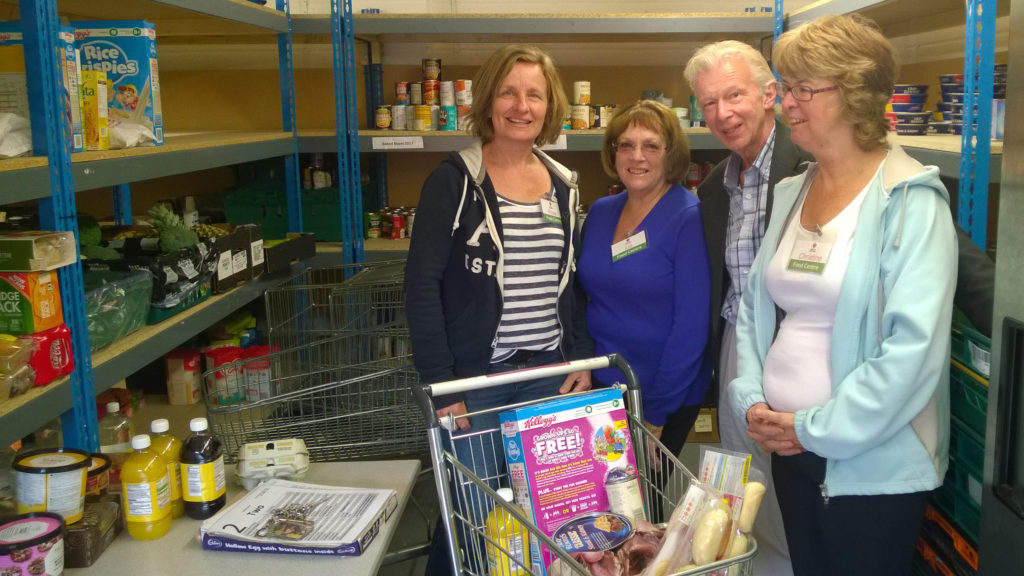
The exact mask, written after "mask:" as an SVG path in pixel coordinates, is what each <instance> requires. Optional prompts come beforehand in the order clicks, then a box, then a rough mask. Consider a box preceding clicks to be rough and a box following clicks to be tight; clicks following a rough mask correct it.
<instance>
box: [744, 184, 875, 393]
mask: <svg viewBox="0 0 1024 576" xmlns="http://www.w3.org/2000/svg"><path fill="white" fill-rule="evenodd" d="M869 186H870V184H869ZM809 187H810V181H808V182H807V183H806V184H805V187H804V189H803V190H802V191H801V193H800V199H799V201H798V206H797V211H796V213H795V214H794V216H793V217H792V218H791V219H790V221H789V223H788V224H787V226H786V230H785V232H784V233H783V235H782V239H781V240H780V241H779V248H778V250H776V252H775V255H774V256H773V257H772V259H771V261H770V262H769V263H768V269H767V270H766V272H765V284H766V286H767V288H768V293H769V294H771V297H772V300H774V301H775V303H776V305H778V307H779V308H781V309H782V310H784V311H785V313H786V316H785V318H784V319H783V320H782V323H781V325H780V326H779V332H778V334H777V336H776V338H775V342H774V343H772V346H771V348H770V349H769V350H768V356H767V357H766V358H765V362H764V395H765V399H766V400H767V401H768V405H769V406H771V408H772V410H775V411H778V412H796V411H798V410H805V409H807V408H812V407H815V406H822V405H824V404H825V403H826V402H828V400H829V398H830V397H831V396H832V374H831V360H830V357H829V355H830V352H831V349H832V330H833V325H834V321H835V311H836V303H837V302H838V300H839V290H840V288H841V286H842V283H843V278H844V277H845V276H846V268H847V265H848V264H849V262H850V250H851V248H852V247H853V237H854V232H855V231H856V228H857V219H858V217H859V215H860V207H861V205H862V204H863V202H864V196H865V192H866V191H867V187H865V188H864V190H861V191H860V193H859V194H858V195H857V197H856V198H854V199H853V200H852V201H851V202H850V203H849V204H847V206H846V207H845V208H843V210H842V211H841V212H840V213H839V214H837V215H836V216H835V218H833V219H832V220H831V221H830V222H829V223H828V224H826V225H825V226H822V227H821V228H820V229H819V230H813V231H812V230H806V229H804V228H803V226H802V225H801V224H800V213H801V212H802V211H803V205H804V200H805V199H806V198H807V189H808V188H809ZM825 250H828V256H827V259H824V262H820V261H818V265H819V266H820V265H822V264H823V266H824V268H823V269H822V270H821V271H820V272H815V271H806V270H802V269H797V270H794V269H793V268H794V267H796V268H800V267H801V264H800V263H801V262H802V263H804V265H805V267H812V268H813V267H814V265H815V264H814V261H815V259H816V258H820V257H821V255H822V254H824V251H825ZM808 253H811V255H808ZM814 254H817V256H815V255H814ZM794 259H796V260H797V261H798V263H797V264H793V265H791V261H792V260H794ZM807 262H811V263H810V264H807Z"/></svg>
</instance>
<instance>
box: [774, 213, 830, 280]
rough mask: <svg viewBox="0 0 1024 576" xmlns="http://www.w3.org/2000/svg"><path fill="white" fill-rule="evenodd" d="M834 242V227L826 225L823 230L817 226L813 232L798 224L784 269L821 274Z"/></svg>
mask: <svg viewBox="0 0 1024 576" xmlns="http://www.w3.org/2000/svg"><path fill="white" fill-rule="evenodd" d="M835 243H836V230H835V228H832V227H826V228H825V229H824V230H822V229H821V228H818V229H817V230H815V231H814V232H810V231H807V230H804V228H803V226H799V225H798V226H797V228H796V240H795V241H794V242H793V251H792V252H790V254H789V263H788V264H787V265H786V269H787V270H793V271H796V272H810V273H811V274H819V275H820V274H822V273H823V272H824V271H825V264H828V257H829V254H831V253H832V247H833V246H835Z"/></svg>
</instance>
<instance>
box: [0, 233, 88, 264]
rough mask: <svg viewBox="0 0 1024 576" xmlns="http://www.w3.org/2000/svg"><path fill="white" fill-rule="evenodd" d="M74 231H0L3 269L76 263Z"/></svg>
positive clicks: (0, 260)
mask: <svg viewBox="0 0 1024 576" xmlns="http://www.w3.org/2000/svg"><path fill="white" fill-rule="evenodd" d="M76 244H77V243H76V242H75V235H74V234H73V233H71V232H40V231H35V230H33V231H28V232H11V233H9V234H0V270H2V271H5V272H39V271H42V270H56V269H57V268H60V267H61V266H67V265H68V264H74V263H75V261H76V260H77V259H78V252H77V246H76Z"/></svg>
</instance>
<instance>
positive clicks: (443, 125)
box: [438, 106, 459, 131]
mask: <svg viewBox="0 0 1024 576" xmlns="http://www.w3.org/2000/svg"><path fill="white" fill-rule="evenodd" d="M458 125H459V117H458V111H457V109H456V108H455V106H441V110H440V113H439V117H438V129H439V130H446V131H447V130H451V131H454V130H455V129H456V128H458Z"/></svg>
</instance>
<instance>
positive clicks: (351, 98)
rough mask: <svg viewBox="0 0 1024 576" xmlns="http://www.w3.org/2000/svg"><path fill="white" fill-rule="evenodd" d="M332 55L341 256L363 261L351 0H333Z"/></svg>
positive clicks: (347, 262)
mask: <svg viewBox="0 0 1024 576" xmlns="http://www.w3.org/2000/svg"><path fill="white" fill-rule="evenodd" d="M331 55H332V60H333V63H334V67H333V69H334V113H335V115H336V127H337V142H338V190H339V192H340V194H341V198H340V202H339V215H338V216H339V218H340V219H341V242H342V259H343V261H344V262H345V263H346V264H352V263H355V262H362V261H363V260H364V253H363V233H362V231H363V227H362V214H363V195H362V182H361V178H360V174H359V124H358V120H357V116H356V114H357V111H356V65H355V31H354V30H353V22H352V2H351V0H342V1H341V2H339V0H331Z"/></svg>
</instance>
